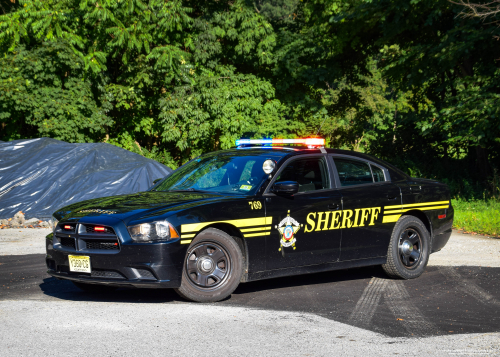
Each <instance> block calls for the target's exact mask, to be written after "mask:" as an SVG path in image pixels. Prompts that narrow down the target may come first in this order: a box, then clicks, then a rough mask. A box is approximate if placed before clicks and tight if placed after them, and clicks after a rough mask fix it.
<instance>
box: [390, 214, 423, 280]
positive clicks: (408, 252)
mask: <svg viewBox="0 0 500 357" xmlns="http://www.w3.org/2000/svg"><path fill="white" fill-rule="evenodd" d="M430 244H431V238H430V234H429V231H428V230H427V228H426V227H425V225H424V224H423V223H422V221H421V220H420V219H418V218H417V217H414V216H403V217H401V218H400V219H399V220H398V222H397V223H396V225H395V226H394V230H393V231H392V236H391V241H390V243H389V249H388V251H387V262H386V263H385V264H383V265H382V268H383V269H384V271H385V272H386V273H387V275H389V276H390V277H393V278H402V279H414V278H418V277H419V276H420V275H422V273H423V272H424V270H425V267H426V266H427V262H428V261H429V254H430V251H431V249H430V248H431V247H430Z"/></svg>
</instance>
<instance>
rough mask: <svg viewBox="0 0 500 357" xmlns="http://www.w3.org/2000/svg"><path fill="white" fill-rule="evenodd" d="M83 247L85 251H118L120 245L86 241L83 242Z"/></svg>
mask: <svg viewBox="0 0 500 357" xmlns="http://www.w3.org/2000/svg"><path fill="white" fill-rule="evenodd" d="M85 247H86V248H87V249H99V250H120V245H119V244H118V241H116V240H115V241H110V240H96V239H93V240H87V241H85Z"/></svg>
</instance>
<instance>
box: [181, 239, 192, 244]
mask: <svg viewBox="0 0 500 357" xmlns="http://www.w3.org/2000/svg"><path fill="white" fill-rule="evenodd" d="M192 241H193V240H192V239H185V240H181V244H189V243H191V242H192Z"/></svg>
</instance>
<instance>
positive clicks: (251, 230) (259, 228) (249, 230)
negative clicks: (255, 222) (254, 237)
mask: <svg viewBox="0 0 500 357" xmlns="http://www.w3.org/2000/svg"><path fill="white" fill-rule="evenodd" d="M270 229H271V226H267V227H258V228H245V229H241V231H242V232H253V231H268V230H270Z"/></svg>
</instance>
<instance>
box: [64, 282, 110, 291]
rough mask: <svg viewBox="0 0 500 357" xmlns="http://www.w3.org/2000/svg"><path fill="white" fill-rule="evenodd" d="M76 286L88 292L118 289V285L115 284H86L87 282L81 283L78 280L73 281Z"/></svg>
mask: <svg viewBox="0 0 500 357" xmlns="http://www.w3.org/2000/svg"><path fill="white" fill-rule="evenodd" d="M72 283H73V284H75V286H76V287H77V288H78V289H80V290H83V291H85V292H87V293H109V292H111V291H114V290H116V287H114V286H109V285H101V284H86V283H80V282H77V281H72Z"/></svg>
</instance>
